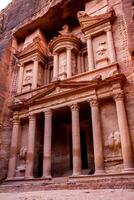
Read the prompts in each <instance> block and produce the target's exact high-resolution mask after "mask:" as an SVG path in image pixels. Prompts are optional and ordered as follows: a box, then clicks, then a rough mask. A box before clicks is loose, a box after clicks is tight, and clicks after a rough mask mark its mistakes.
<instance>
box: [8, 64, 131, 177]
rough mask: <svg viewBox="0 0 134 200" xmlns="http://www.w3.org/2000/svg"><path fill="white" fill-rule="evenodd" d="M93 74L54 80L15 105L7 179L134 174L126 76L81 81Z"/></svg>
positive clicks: (112, 74)
mask: <svg viewBox="0 0 134 200" xmlns="http://www.w3.org/2000/svg"><path fill="white" fill-rule="evenodd" d="M111 67H117V66H116V65H115V66H111ZM101 70H102V69H101ZM105 72H106V69H105ZM90 74H91V73H90V72H88V73H85V74H84V75H82V80H81V78H80V75H77V76H75V77H73V78H71V79H66V80H63V81H54V82H53V83H51V84H50V85H49V86H48V87H43V88H41V89H40V91H35V94H33V95H32V97H30V98H28V95H31V94H30V93H27V94H25V98H24V97H23V98H22V97H21V98H22V99H23V101H21V100H18V103H17V102H16V104H14V105H12V106H11V109H12V110H13V113H14V117H13V131H12V139H11V154H10V158H9V168H8V177H7V179H8V180H9V179H15V178H17V179H18V178H20V179H22V178H23V179H29V178H39V177H40V178H43V179H51V178H52V177H64V176H69V177H70V176H73V177H77V176H81V175H92V176H93V175H98V174H99V175H100V174H102V175H105V174H111V173H113V174H114V173H123V172H125V173H126V172H133V169H134V163H133V153H132V146H131V139H130V134H129V127H128V123H127V116H126V111H125V104H124V95H123V89H122V88H123V84H124V82H125V80H126V79H125V76H124V75H123V74H119V73H117V74H114V73H109V75H107V78H105V79H103V78H102V76H98V77H95V78H92V79H91V80H89V81H87V80H86V81H83V77H88V76H89V77H90V76H91V75H92V74H91V75H90ZM78 80H79V81H78ZM26 96H27V98H26ZM18 99H19V96H18ZM24 99H25V100H24Z"/></svg>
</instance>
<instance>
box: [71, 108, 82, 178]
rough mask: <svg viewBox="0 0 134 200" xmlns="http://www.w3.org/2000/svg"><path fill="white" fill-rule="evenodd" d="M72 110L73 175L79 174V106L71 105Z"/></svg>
mask: <svg viewBox="0 0 134 200" xmlns="http://www.w3.org/2000/svg"><path fill="white" fill-rule="evenodd" d="M71 111H72V146H73V147H72V149H73V175H74V176H77V175H80V174H81V146H80V122H79V107H78V105H77V104H73V105H71Z"/></svg>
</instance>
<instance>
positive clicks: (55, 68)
mask: <svg viewBox="0 0 134 200" xmlns="http://www.w3.org/2000/svg"><path fill="white" fill-rule="evenodd" d="M53 58H54V64H53V80H57V78H58V69H59V55H58V53H54V57H53Z"/></svg>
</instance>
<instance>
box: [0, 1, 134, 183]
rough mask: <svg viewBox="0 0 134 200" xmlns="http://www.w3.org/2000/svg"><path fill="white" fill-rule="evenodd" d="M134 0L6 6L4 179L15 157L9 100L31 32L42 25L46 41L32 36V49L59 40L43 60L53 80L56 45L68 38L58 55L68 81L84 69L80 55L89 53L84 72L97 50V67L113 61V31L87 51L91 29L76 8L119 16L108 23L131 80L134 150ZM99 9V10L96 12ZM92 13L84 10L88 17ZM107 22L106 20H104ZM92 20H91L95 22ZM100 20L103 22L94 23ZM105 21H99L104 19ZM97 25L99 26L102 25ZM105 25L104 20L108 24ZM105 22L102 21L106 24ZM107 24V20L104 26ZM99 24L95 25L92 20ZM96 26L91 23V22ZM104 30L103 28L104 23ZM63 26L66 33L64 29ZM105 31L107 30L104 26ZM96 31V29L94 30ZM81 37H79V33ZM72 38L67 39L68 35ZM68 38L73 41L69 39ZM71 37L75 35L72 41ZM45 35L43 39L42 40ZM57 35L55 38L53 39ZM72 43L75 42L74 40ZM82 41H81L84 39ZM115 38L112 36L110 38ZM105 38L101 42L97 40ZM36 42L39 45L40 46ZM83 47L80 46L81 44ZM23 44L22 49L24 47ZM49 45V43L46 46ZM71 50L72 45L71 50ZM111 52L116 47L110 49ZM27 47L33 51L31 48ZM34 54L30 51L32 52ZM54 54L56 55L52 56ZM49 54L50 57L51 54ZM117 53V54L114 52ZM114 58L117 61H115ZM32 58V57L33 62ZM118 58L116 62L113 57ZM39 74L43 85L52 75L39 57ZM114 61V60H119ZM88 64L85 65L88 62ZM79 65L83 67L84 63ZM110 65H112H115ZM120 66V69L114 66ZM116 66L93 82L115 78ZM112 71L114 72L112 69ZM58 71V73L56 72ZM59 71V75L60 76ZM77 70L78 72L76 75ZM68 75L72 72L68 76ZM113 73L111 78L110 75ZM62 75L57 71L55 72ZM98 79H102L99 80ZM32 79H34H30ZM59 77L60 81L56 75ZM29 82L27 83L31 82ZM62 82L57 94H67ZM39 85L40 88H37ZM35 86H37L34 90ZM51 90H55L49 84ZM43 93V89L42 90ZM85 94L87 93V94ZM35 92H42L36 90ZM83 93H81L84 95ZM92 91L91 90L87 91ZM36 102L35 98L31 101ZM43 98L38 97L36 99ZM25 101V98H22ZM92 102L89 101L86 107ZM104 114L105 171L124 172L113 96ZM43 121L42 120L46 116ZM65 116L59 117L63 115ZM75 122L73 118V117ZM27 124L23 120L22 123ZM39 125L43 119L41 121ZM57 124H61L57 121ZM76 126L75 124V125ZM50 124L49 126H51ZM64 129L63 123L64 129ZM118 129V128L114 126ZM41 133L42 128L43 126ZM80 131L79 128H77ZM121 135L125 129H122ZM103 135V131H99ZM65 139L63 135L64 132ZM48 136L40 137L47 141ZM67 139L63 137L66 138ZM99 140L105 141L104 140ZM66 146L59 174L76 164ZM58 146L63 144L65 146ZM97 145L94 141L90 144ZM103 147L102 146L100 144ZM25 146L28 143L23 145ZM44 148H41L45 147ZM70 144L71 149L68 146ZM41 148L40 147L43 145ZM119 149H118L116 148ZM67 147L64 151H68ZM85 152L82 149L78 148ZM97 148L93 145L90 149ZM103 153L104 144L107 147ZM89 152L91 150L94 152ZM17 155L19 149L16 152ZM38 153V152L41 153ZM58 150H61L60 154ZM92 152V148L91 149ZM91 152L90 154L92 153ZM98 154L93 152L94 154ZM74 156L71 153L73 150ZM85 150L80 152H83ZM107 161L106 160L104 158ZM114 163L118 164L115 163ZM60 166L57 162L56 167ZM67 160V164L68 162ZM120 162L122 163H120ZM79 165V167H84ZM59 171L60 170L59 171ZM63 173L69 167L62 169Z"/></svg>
mask: <svg viewBox="0 0 134 200" xmlns="http://www.w3.org/2000/svg"><path fill="white" fill-rule="evenodd" d="M85 4H86V8H85ZM133 6H134V5H133V1H131V0H128V1H126V0H121V1H118V0H108V1H105V0H102V1H97V0H92V1H89V0H88V1H83V0H80V1H79V2H78V0H68V1H67V0H38V1H37V0H19V1H18V0H13V1H12V3H10V4H9V5H8V7H7V8H5V9H4V10H2V12H1V13H0V179H4V178H6V177H7V168H8V161H9V155H10V144H11V133H12V124H13V123H12V114H13V113H12V111H11V110H10V109H9V107H8V106H9V104H10V103H11V102H12V101H13V100H14V95H16V88H17V82H18V77H17V76H18V69H19V64H18V58H17V55H18V51H19V50H20V52H21V50H22V49H23V50H25V49H26V47H27V46H28V45H29V43H28V45H26V46H23V44H24V43H25V42H24V41H25V40H26V37H27V38H28V39H27V41H29V38H30V37H29V35H30V34H31V33H33V32H34V31H36V30H38V29H40V30H41V34H42V33H43V34H44V36H43V37H44V39H43V40H44V41H45V42H44V41H43V42H44V43H41V42H42V41H41V40H42V38H40V37H39V38H37V37H35V38H32V40H31V41H32V42H31V44H30V45H31V46H32V45H33V44H35V46H34V47H33V46H32V47H31V48H35V47H37V46H38V47H39V46H40V44H43V45H44V46H45V45H46V46H47V45H48V43H49V42H50V41H51V40H52V42H50V44H51V43H53V41H58V42H59V43H56V45H57V44H58V45H57V46H56V45H55V46H54V45H53V46H54V47H53V49H52V52H48V49H47V48H46V47H45V54H46V55H47V56H49V59H46V60H45V58H44V57H42V58H43V59H44V60H45V61H44V60H43V62H44V63H45V62H48V66H49V67H48V68H47V69H46V71H47V70H48V71H49V79H52V67H53V64H52V62H54V63H55V64H54V65H55V66H56V62H57V60H56V59H57V57H55V58H53V60H54V59H55V60H54V61H53V60H52V57H51V56H52V54H54V55H55V53H56V50H55V49H56V48H57V49H58V48H59V44H60V42H61V41H62V40H64V39H65V42H66V43H64V41H63V43H62V42H61V43H62V44H61V46H60V48H59V49H58V53H59V52H61V54H60V56H59V65H60V70H59V71H60V76H59V77H62V79H61V80H64V79H66V77H67V78H70V77H71V75H70V74H71V73H72V75H78V74H79V73H80V71H79V70H77V69H76V68H77V65H78V64H79V62H81V65H82V61H79V59H81V57H82V56H83V57H84V60H83V63H85V68H84V67H83V69H81V72H82V73H84V72H86V71H87V69H88V59H89V60H90V61H91V62H92V60H91V54H94V59H95V63H93V62H92V64H96V66H97V67H96V69H98V71H99V70H101V68H103V66H104V65H110V64H111V63H110V59H109V54H108V44H107V37H109V38H111V35H110V36H109V35H108V34H107V35H106V33H105V32H104V33H103V34H102V35H99V36H98V37H96V34H94V35H93V52H91V50H92V49H91V48H90V47H91V45H90V44H91V43H90V42H91V41H90V40H89V41H88V44H87V47H88V51H90V53H91V54H90V56H88V55H87V48H86V47H85V45H86V39H85V38H84V34H85V33H86V34H87V32H86V31H87V30H86V28H85V27H84V28H85V29H84V28H83V33H82V31H81V30H80V24H79V21H78V19H77V12H78V11H82V12H81V15H83V16H84V12H83V10H86V12H87V13H88V14H89V15H91V16H90V18H92V15H100V16H101V17H102V16H103V15H104V16H105V14H104V13H109V11H110V12H111V9H112V8H114V11H115V13H114V14H116V19H115V18H114V23H113V19H112V20H111V21H110V20H109V19H108V17H107V16H108V15H107V14H106V16H105V18H106V20H107V23H111V24H112V31H113V41H114V44H115V52H116V58H114V59H117V63H118V65H119V72H121V73H123V74H124V75H125V76H126V78H127V82H126V83H125V84H124V85H123V86H122V87H123V90H124V95H125V107H126V111H127V118H128V125H129V132H130V138H131V141H132V148H133V150H134V123H133V121H134V114H133V113H134V98H133V95H134V87H133V84H134V72H133V64H134V63H133V58H134V44H133V43H134V42H133V41H134V40H133V38H134V28H133V27H134V26H133V24H134V7H133ZM94 13H95V14H94ZM88 14H85V15H86V16H87V18H88ZM94 20H100V19H98V18H97V17H94ZM102 21H103V20H102ZM102 21H101V23H102V24H103V22H102ZM90 23H92V22H90ZM95 23H98V22H95ZM99 23H100V21H99ZM99 23H98V26H99V25H100V24H99ZM66 24H68V25H69V28H70V30H71V34H70V30H69V31H68V29H67V31H66V30H62V27H68V26H66ZM104 24H105V23H104ZM104 24H103V25H104ZM105 25H106V26H107V24H105ZM93 26H94V24H93ZM91 27H92V24H91ZM101 28H103V27H101ZM61 30H62V31H61ZM95 31H98V30H97V27H95V28H94V32H95ZM102 32H103V30H102ZM59 33H61V35H60V36H59ZM91 34H92V33H91ZM72 35H75V37H78V38H77V39H78V40H76V41H75V39H74V36H72ZM55 37H56V39H55ZM14 38H16V40H17V42H18V44H19V45H18V49H16V44H15V42H14ZM66 38H67V39H66ZM68 38H69V39H68ZM70 38H71V39H70ZM40 39H41V40H40ZM53 39H54V40H53ZM69 40H70V41H71V42H70V41H69ZM79 40H81V42H80V41H79ZM111 40H112V39H111ZM98 41H100V42H98ZM36 45H37V46H36ZM69 45H72V46H73V45H74V46H73V53H72V58H71V59H72V60H71V59H70V62H68V59H69V58H70V55H71V52H70V51H68V53H67V54H68V57H67V58H66V50H65V49H66V46H68V47H69V48H70V46H69ZM77 45H78V46H77ZM110 45H111V46H112V44H111V43H110ZM22 46H23V47H22ZM47 47H48V46H47ZM69 48H68V49H69ZM80 48H81V49H82V53H81V54H80V58H79V57H77V56H78V55H79V49H80ZM111 49H112V51H114V50H113V47H111ZM27 51H28V50H27ZM28 53H29V52H28ZM51 53H52V54H51ZM46 55H45V56H46ZM19 56H20V57H21V58H22V59H23V56H24V55H23V54H22V55H19ZM113 57H114V56H113ZM114 59H113V60H114ZM32 61H33V60H32ZM36 61H37V60H35V59H34V66H36V64H37V62H36ZM114 61H115V60H114ZM39 62H40V63H39V72H38V73H39V76H40V79H38V80H37V83H36V85H40V86H42V85H43V80H42V79H41V76H42V74H43V73H44V77H47V78H48V76H47V75H46V74H45V73H47V72H48V71H47V72H46V71H45V72H43V67H42V60H41V61H39ZM114 64H115V63H114ZM114 64H113V66H112V67H113V68H114ZM30 65H31V66H32V64H31V63H30V64H29V63H28V65H27V68H26V69H25V72H24V74H25V78H27V77H28V75H27V71H28V73H29V74H30V73H31V72H29V70H31V68H30ZM70 65H73V68H74V69H73V70H72V72H71V69H70V71H69V72H68V71H67V68H68V67H69V66H70ZM83 66H84V64H83ZM79 67H80V66H79ZM112 67H111V68H112ZM115 68H116V67H115ZM115 68H114V69H112V70H113V71H112V73H109V71H108V72H107V71H104V73H103V75H102V76H101V75H100V71H99V72H96V73H95V72H94V73H92V74H91V76H92V77H91V80H92V81H94V80H95V81H96V80H100V81H102V80H101V79H103V80H104V79H106V78H109V79H110V77H112V76H116V75H117V73H116V72H117V68H118V67H117V68H116V69H115ZM110 72H111V71H110ZM56 73H57V72H56ZM56 73H55V74H56ZM77 73H78V74H77ZM68 74H69V75H68ZM108 74H109V77H108ZM56 75H57V74H56ZM30 76H31V77H32V73H31V74H30ZM97 77H99V78H98V79H97ZM28 78H29V77H28ZM87 80H88V75H86V73H85V75H84V76H83V77H81V76H76V78H75V81H76V82H77V81H87ZM45 81H46V82H45V84H49V83H50V81H48V80H45ZM57 81H58V79H57ZM27 83H28V84H29V85H28V84H27ZM31 84H32V82H26V81H25V80H23V85H25V88H26V89H27V88H28V89H29V88H30V87H31ZM56 84H57V85H55V88H54V89H52V90H53V93H54V94H57V93H58V92H60V91H62V90H63V92H64V90H65V88H62V86H61V87H60V84H59V85H58V83H56ZM25 88H23V92H24V91H27V90H26V89H25ZM35 88H36V86H35ZM35 88H34V89H35ZM50 90H51V88H50ZM41 91H42V90H41ZM85 93H86V92H85ZM85 93H84V92H83V95H85ZM32 95H35V96H36V95H37V93H34V94H32ZM81 95H82V94H81ZM86 95H87V93H86ZM30 97H31V96H30V95H29V96H28V95H27V96H22V99H25V98H26V99H28V98H30ZM75 97H76V96H75V95H74V96H73V97H72V98H75ZM32 100H33V99H32ZM37 100H38V99H37ZM55 102H56V103H57V104H58V100H57V99H56V100H55ZM21 103H22V102H21ZM86 106H87V105H86ZM82 109H83V110H84V108H83V107H82ZM107 111H109V113H110V114H109V115H107ZM100 115H101V117H100V118H101V121H102V123H103V125H102V132H103V140H104V142H102V143H104V159H105V161H106V163H105V169H106V170H107V169H108V170H109V169H110V167H111V170H113V168H114V169H116V168H117V171H118V170H120V169H121V168H122V163H120V161H119V163H118V161H115V162H113V163H112V161H111V160H112V159H113V158H114V153H115V152H116V153H117V159H118V158H120V160H122V155H121V154H122V153H121V147H120V146H121V145H119V148H118V149H116V150H115V151H114V147H115V146H116V145H115V144H114V145H113V144H112V142H113V141H114V139H113V138H112V137H113V135H114V134H115V133H119V132H118V124H117V120H118V119H117V113H116V109H115V103H114V102H113V101H111V100H108V101H107V102H106V103H104V104H103V103H102V104H101V109H100ZM40 117H41V120H42V119H43V117H42V116H40ZM59 119H60V117H59ZM69 120H70V119H69ZM107 120H109V121H110V123H109V124H107ZM23 123H24V122H22V124H23ZM38 123H39V122H38ZM55 124H56V119H55ZM25 126H26V124H25V123H24V124H23V129H25V128H24V127H25ZM83 126H84V125H83ZM27 127H28V122H27ZM55 127H56V125H55ZM74 127H75V124H74ZM49 128H50V127H49ZM60 128H61V129H62V128H63V127H60ZM60 128H59V129H58V127H57V134H58V131H59V132H60V131H61V130H60ZM27 129H28V128H26V130H23V131H22V132H24V135H26V137H27V134H26V132H27ZM38 129H41V128H40V127H38ZM113 129H114V130H113ZM70 130H71V129H70V127H69V131H70ZM41 131H42V130H41ZM76 132H79V131H76ZM119 134H120V135H121V133H119ZM100 135H101V133H100ZM59 137H60V136H59ZM54 138H55V141H56V140H57V143H58V139H57V137H56V135H55V136H54ZM61 138H62V134H61ZM109 138H110V142H111V141H112V142H111V144H110V145H111V146H112V148H111V149H110V148H109V146H110V145H109V144H108V141H109ZM42 139H43V138H41V140H42ZM62 140H63V141H62ZM61 141H62V142H61V143H63V144H65V145H66V143H67V141H64V139H61ZM99 141H100V140H99ZM115 142H116V141H115ZM63 144H60V145H61V148H60V147H58V148H59V150H58V151H59V152H58V151H57V152H58V153H59V155H60V156H59V157H58V156H57V157H58V158H60V159H61V160H62V159H63V160H64V162H63V163H62V164H63V166H61V163H58V162H59V160H60V159H58V158H57V157H56V156H55V160H56V159H57V160H56V162H57V163H56V164H57V169H56V170H57V174H58V173H60V172H61V171H62V170H63V169H64V168H65V169H66V168H67V167H68V169H69V167H70V165H72V163H71V164H70V163H69V161H68V163H66V159H68V158H66V154H67V153H66V152H67V151H68V149H65V148H64V145H63ZM60 145H59V146H60ZM90 145H93V144H90ZM101 145H102V144H101ZM38 146H39V144H38ZM53 146H54V149H53V152H54V151H55V149H57V146H55V144H54V145H53ZM22 148H23V146H22ZM41 148H42V147H41ZM66 148H68V146H67V145H66ZM38 149H39V147H38ZM62 150H63V155H61V151H62ZM117 150H118V151H117ZM64 151H65V152H64ZM79 151H80V149H79ZM91 151H93V149H92V150H91ZM102 151H103V148H102ZM89 152H90V147H89ZM89 152H87V154H88V153H89ZM17 153H18V152H17ZM36 153H37V152H36ZM58 153H57V154H58ZM90 153H91V152H90ZM90 153H89V154H90ZM92 153H93V152H92ZM70 154H71V153H70ZM79 154H80V152H79ZM111 154H113V157H112V158H111V157H110V159H111V160H110V159H109V156H110V155H111ZM102 159H103V158H102ZM109 160H110V161H109ZM88 162H89V164H91V162H92V160H91V159H89V160H88ZM109 162H110V163H112V164H113V165H112V166H110V165H111V164H110V163H109ZM56 164H55V166H56ZM67 164H68V166H67ZM118 164H119V165H118ZM117 165H118V166H117ZM79 167H80V166H79ZM103 167H104V166H103ZM56 170H55V171H56ZM63 171H64V170H63Z"/></svg>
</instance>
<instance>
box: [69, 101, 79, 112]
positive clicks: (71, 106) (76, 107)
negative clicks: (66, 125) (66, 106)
mask: <svg viewBox="0 0 134 200" xmlns="http://www.w3.org/2000/svg"><path fill="white" fill-rule="evenodd" d="M70 108H71V110H72V111H79V106H78V104H77V103H73V104H71V105H70Z"/></svg>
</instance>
